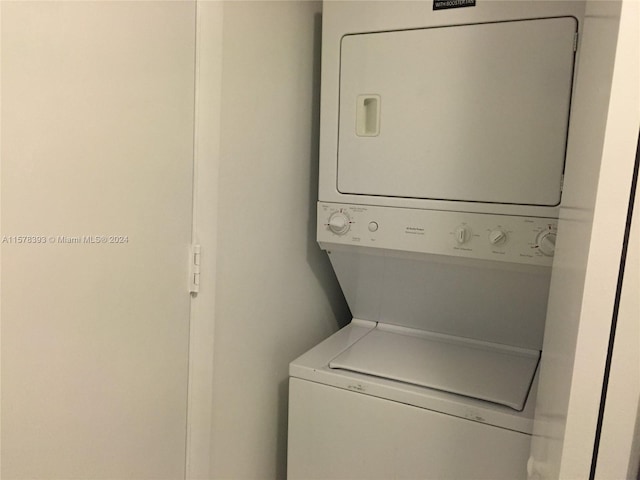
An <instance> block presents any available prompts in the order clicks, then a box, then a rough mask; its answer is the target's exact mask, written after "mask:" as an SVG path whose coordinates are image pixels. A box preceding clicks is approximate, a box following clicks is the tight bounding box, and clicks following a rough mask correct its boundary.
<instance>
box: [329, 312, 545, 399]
mask: <svg viewBox="0 0 640 480" xmlns="http://www.w3.org/2000/svg"><path fill="white" fill-rule="evenodd" d="M539 357H540V352H539V351H535V350H527V349H523V348H516V347H509V346H505V345H498V344H493V343H489V342H481V341H477V340H471V339H465V338H460V337H454V336H451V335H442V334H436V333H432V332H427V331H421V330H415V329H409V328H405V327H399V326H394V325H385V324H380V323H379V324H378V325H377V326H376V328H374V329H372V330H371V331H370V332H369V333H368V334H367V335H365V336H364V337H362V338H361V339H360V340H359V341H357V342H356V343H355V344H353V345H352V346H351V347H350V348H349V349H347V350H345V351H344V352H342V353H340V354H339V355H338V356H337V357H335V358H334V359H333V360H331V361H330V362H329V366H330V368H339V369H344V370H351V371H354V372H360V373H364V374H367V375H373V376H376V377H381V378H388V379H391V380H397V381H400V382H406V383H411V384H415V385H420V386H423V387H429V388H434V389H437V390H442V391H445V392H451V393H456V394H459V395H464V396H467V397H472V398H477V399H480V400H486V401H489V402H493V403H498V404H501V405H505V406H508V407H510V408H513V409H514V410H518V411H521V410H522V409H523V408H524V404H525V402H526V400H527V395H528V393H529V389H530V387H531V383H532V381H533V376H534V374H535V371H536V368H537V365H538V360H539Z"/></svg>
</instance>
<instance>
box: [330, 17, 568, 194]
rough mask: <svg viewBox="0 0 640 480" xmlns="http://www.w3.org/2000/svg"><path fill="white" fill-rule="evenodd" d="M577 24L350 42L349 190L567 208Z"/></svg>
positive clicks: (345, 166)
mask: <svg viewBox="0 0 640 480" xmlns="http://www.w3.org/2000/svg"><path fill="white" fill-rule="evenodd" d="M576 31H577V21H576V19H575V18H574V17H558V18H546V19H536V20H522V21H508V22H498V23H483V24H472V25H459V26H449V27H436V28H426V29H418V30H404V31H390V32H379V33H367V34H356V35H346V36H344V37H343V39H342V45H341V60H340V62H341V64H340V65H341V71H340V125H339V134H338V135H339V138H338V182H337V183H338V185H337V186H338V190H339V191H340V192H342V193H346V194H361V195H382V196H391V197H407V198H422V199H438V200H454V201H456V200H459V201H472V202H487V203H506V204H519V205H543V206H553V205H557V204H559V203H560V194H561V183H562V174H563V169H564V159H565V148H566V139H567V128H568V119H569V107H570V99H571V88H572V79H573V64H574V51H575V48H574V43H575V38H576Z"/></svg>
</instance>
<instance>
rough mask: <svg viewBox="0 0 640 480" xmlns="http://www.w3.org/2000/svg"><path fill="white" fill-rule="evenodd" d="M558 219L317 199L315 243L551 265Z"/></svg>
mask: <svg viewBox="0 0 640 480" xmlns="http://www.w3.org/2000/svg"><path fill="white" fill-rule="evenodd" d="M556 232H557V220H556V219H552V218H538V217H519V216H509V215H492V214H484V213H482V214H481V213H464V212H445V211H438V210H418V209H409V208H395V207H378V206H366V205H348V204H338V203H326V202H318V242H320V243H324V242H326V243H334V244H341V245H360V246H366V247H372V248H384V249H390V250H402V251H409V252H419V253H430V254H438V255H452V256H456V257H467V258H478V259H484V260H497V261H502V262H512V263H523V264H529V265H541V266H551V264H552V262H553V254H554V251H555V243H556Z"/></svg>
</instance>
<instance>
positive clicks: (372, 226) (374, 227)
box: [369, 222, 378, 232]
mask: <svg viewBox="0 0 640 480" xmlns="http://www.w3.org/2000/svg"><path fill="white" fill-rule="evenodd" d="M369 231H370V232H377V231H378V223H377V222H369Z"/></svg>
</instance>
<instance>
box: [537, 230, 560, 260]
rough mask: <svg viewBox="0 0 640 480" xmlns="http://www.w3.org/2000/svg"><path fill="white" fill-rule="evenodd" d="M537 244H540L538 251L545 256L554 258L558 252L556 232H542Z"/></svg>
mask: <svg viewBox="0 0 640 480" xmlns="http://www.w3.org/2000/svg"><path fill="white" fill-rule="evenodd" d="M536 243H537V244H538V250H540V252H541V253H542V254H543V255H546V256H547V257H553V254H554V253H555V251H556V232H551V231H545V232H540V233H539V234H538V238H537V239H536Z"/></svg>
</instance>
